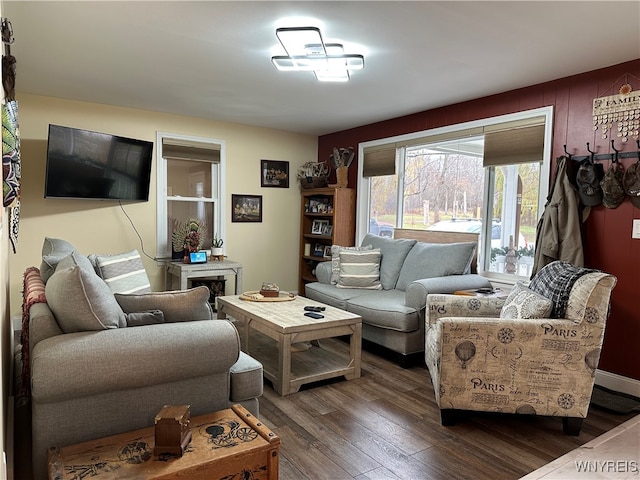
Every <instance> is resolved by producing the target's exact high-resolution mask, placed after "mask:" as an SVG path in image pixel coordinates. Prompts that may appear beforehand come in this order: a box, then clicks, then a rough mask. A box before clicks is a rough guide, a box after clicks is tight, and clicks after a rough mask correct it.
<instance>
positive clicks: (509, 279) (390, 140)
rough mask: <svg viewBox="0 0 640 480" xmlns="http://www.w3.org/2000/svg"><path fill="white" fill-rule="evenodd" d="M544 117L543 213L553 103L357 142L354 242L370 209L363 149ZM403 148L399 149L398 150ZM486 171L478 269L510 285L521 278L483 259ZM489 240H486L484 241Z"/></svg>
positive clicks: (399, 168) (399, 156)
mask: <svg viewBox="0 0 640 480" xmlns="http://www.w3.org/2000/svg"><path fill="white" fill-rule="evenodd" d="M541 116H542V117H544V145H543V158H542V163H541V166H540V178H539V182H538V212H539V215H541V214H542V212H543V210H544V206H545V204H546V201H547V195H548V193H549V183H550V172H551V147H552V134H553V106H547V107H541V108H536V109H532V110H526V111H522V112H516V113H511V114H506V115H499V116H495V117H489V118H484V119H480V120H474V121H470V122H465V123H459V124H454V125H447V126H444V127H438V128H435V129H430V130H422V131H420V132H414V133H409V134H404V135H397V136H394V137H387V138H381V139H377V140H371V141H367V142H361V143H359V144H358V159H360V161H359V162H358V192H361V193H360V194H359V195H358V198H357V203H356V243H357V244H358V245H359V244H361V243H362V240H363V238H364V236H365V235H366V234H367V232H368V231H369V221H370V217H369V212H370V211H371V202H370V196H369V195H370V191H371V180H370V178H368V177H364V176H363V166H364V165H363V163H364V162H363V161H362V159H363V158H364V150H365V148H371V147H382V146H384V145H388V144H394V143H402V142H411V141H415V140H418V139H420V138H422V137H427V136H436V135H447V137H450V135H452V134H455V133H456V132H461V133H462V132H463V131H465V130H470V129H475V128H483V129H484V128H486V127H489V128H490V127H492V126H493V125H497V124H500V123H506V122H518V121H525V120H529V119H533V118H534V117H541ZM400 149H402V151H400ZM398 150H399V152H397V153H396V157H395V162H396V173H397V175H398V201H397V212H396V213H397V215H396V225H395V226H396V227H397V228H400V226H401V225H402V192H403V190H404V184H403V182H404V162H403V161H402V160H403V159H404V147H400V148H399V149H398ZM485 168H487V172H486V174H485V184H484V187H483V197H484V199H485V201H484V202H483V208H482V218H483V232H482V235H481V242H482V243H481V245H479V248H478V271H479V273H482V275H483V276H485V277H487V278H489V279H491V280H495V281H497V282H500V283H505V284H512V283H515V282H516V281H518V280H521V279H522V277H518V276H516V275H510V274H503V273H497V272H489V271H487V270H484V265H485V259H486V258H490V252H491V226H492V222H491V221H486V219H491V218H492V215H491V210H490V208H491V204H492V202H491V201H489V196H490V194H491V191H490V190H491V188H490V186H491V185H493V184H494V183H495V182H493V177H494V176H495V168H496V167H485ZM487 239H488V241H487Z"/></svg>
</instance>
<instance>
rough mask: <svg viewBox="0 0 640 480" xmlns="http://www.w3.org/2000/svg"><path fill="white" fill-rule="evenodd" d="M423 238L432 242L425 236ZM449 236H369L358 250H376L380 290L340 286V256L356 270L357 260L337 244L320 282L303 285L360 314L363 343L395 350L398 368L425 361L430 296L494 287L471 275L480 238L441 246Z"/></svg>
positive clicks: (371, 266) (307, 291)
mask: <svg viewBox="0 0 640 480" xmlns="http://www.w3.org/2000/svg"><path fill="white" fill-rule="evenodd" d="M405 232H406V231H405ZM434 233H436V232H434ZM420 235H427V236H426V237H423V238H426V239H430V237H429V236H428V233H427V232H421V233H420ZM448 238H449V237H447V236H446V235H444V236H443V234H442V233H441V232H437V235H434V236H433V240H434V241H433V242H423V241H417V240H416V239H410V238H396V239H390V238H384V237H378V236H376V235H371V234H368V235H366V236H365V238H364V239H363V241H362V243H361V245H360V247H359V248H358V249H357V251H371V252H375V255H373V256H370V257H372V258H375V256H376V255H377V252H378V251H379V258H380V262H379V267H378V268H379V285H380V286H379V287H377V286H375V284H373V286H369V287H368V288H344V287H343V286H342V285H341V281H340V275H341V274H345V272H347V266H346V265H344V264H343V263H341V262H340V258H341V257H342V258H343V259H346V258H348V259H349V262H350V265H351V266H352V267H353V265H355V264H354V262H356V263H357V262H358V260H357V259H356V260H353V255H352V256H349V252H350V250H347V249H343V248H340V247H337V246H334V247H332V261H330V262H329V261H328V262H323V263H320V264H318V266H317V268H316V278H317V279H318V281H317V282H312V283H308V284H306V285H305V296H306V297H308V298H310V299H313V300H317V301H319V302H322V303H326V304H328V305H331V306H334V307H337V308H341V309H343V310H347V311H349V312H352V313H355V314H357V315H360V316H361V317H362V337H363V340H365V341H366V342H367V343H369V344H373V345H376V346H381V347H384V348H385V349H388V350H390V351H392V352H395V354H396V356H397V360H398V362H399V363H400V365H402V366H404V367H407V366H411V365H413V364H414V363H416V362H420V361H424V325H425V308H426V300H427V295H428V294H430V293H453V292H454V291H456V290H466V289H476V288H490V287H491V283H490V282H489V281H488V280H487V279H486V278H484V277H482V276H480V275H478V274H475V273H471V271H472V269H475V268H474V267H475V261H476V260H475V259H476V257H475V251H476V248H477V237H474V236H472V237H466V238H471V239H474V238H475V239H476V240H475V241H471V242H455V243H442V242H447V241H448V240H447V239H448ZM454 238H460V237H454ZM363 257H364V256H363ZM373 263H375V262H373ZM349 268H351V267H349ZM353 268H355V269H356V271H357V269H360V271H361V272H364V270H363V269H367V270H371V271H374V270H375V265H374V264H372V263H371V262H369V263H367V265H366V266H365V267H363V266H360V265H355V267H353ZM351 273H353V272H351ZM370 273H371V272H370V271H367V272H366V273H364V274H363V275H368V274H370Z"/></svg>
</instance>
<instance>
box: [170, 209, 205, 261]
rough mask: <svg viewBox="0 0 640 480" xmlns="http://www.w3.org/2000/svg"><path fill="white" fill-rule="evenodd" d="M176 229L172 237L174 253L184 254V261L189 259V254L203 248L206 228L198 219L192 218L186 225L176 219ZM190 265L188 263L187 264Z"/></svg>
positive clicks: (174, 222)
mask: <svg viewBox="0 0 640 480" xmlns="http://www.w3.org/2000/svg"><path fill="white" fill-rule="evenodd" d="M173 224H174V228H173V233H172V235H171V240H172V246H173V251H174V252H175V253H177V252H182V258H183V261H184V260H185V259H186V258H189V254H190V253H192V252H197V251H198V250H200V249H201V248H202V242H203V239H204V233H205V226H204V222H202V221H200V220H198V219H197V218H190V219H188V220H187V221H186V222H184V223H180V222H178V221H177V220H175V219H174V221H173ZM187 263H188V262H187Z"/></svg>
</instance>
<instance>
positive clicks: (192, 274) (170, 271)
mask: <svg viewBox="0 0 640 480" xmlns="http://www.w3.org/2000/svg"><path fill="white" fill-rule="evenodd" d="M225 275H233V276H234V277H235V292H234V294H235V295H239V294H240V293H242V264H241V263H238V262H234V261H233V260H227V259H225V260H222V261H219V260H216V261H208V262H207V263H182V261H179V262H169V263H167V276H166V282H165V287H166V290H173V289H174V287H173V283H174V282H173V280H174V279H177V280H178V282H179V285H178V288H179V289H180V290H186V289H187V288H188V281H189V280H190V279H193V278H215V277H223V276H225Z"/></svg>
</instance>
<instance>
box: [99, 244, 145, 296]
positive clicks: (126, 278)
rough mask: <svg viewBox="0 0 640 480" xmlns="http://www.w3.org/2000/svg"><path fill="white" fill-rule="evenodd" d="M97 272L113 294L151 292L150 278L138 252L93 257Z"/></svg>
mask: <svg viewBox="0 0 640 480" xmlns="http://www.w3.org/2000/svg"><path fill="white" fill-rule="evenodd" d="M92 258H93V261H94V266H95V269H96V272H97V273H98V275H100V277H101V278H102V279H103V280H104V281H105V282H106V283H107V285H109V288H110V289H111V291H112V292H113V293H137V294H140V293H148V292H151V284H150V283H149V277H148V276H147V272H146V270H145V269H144V265H142V259H141V258H140V254H139V253H138V251H137V250H131V251H130V252H125V253H120V254H117V255H92Z"/></svg>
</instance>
